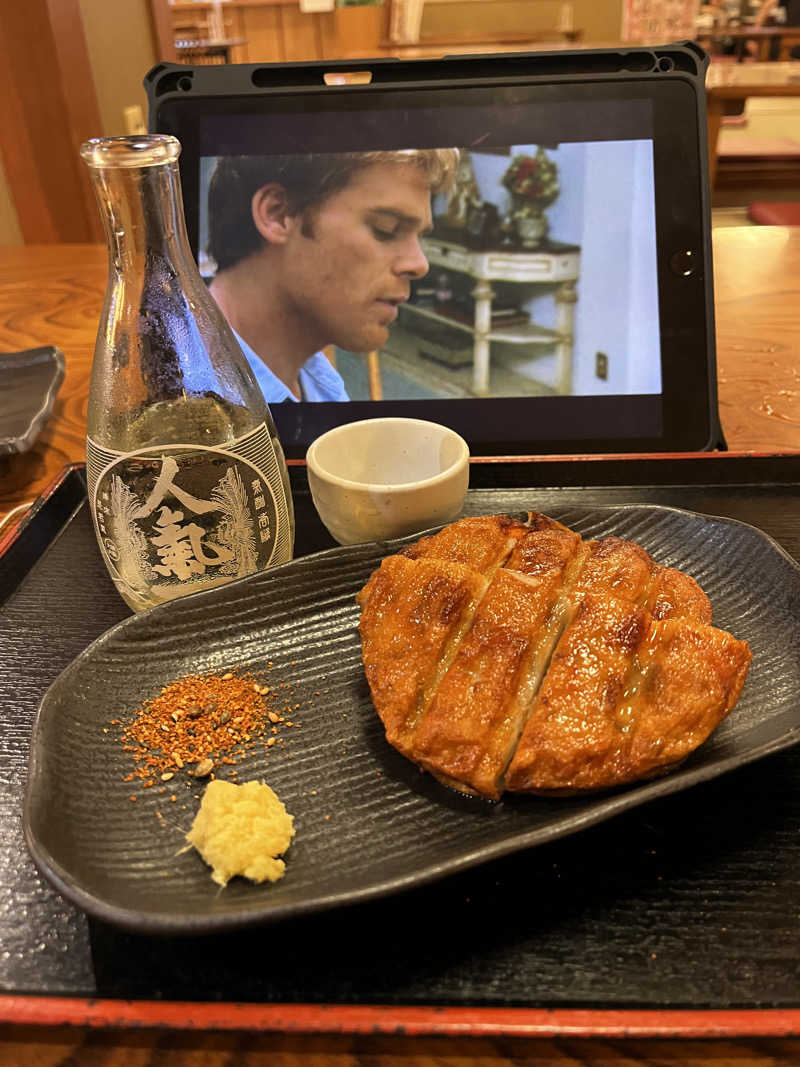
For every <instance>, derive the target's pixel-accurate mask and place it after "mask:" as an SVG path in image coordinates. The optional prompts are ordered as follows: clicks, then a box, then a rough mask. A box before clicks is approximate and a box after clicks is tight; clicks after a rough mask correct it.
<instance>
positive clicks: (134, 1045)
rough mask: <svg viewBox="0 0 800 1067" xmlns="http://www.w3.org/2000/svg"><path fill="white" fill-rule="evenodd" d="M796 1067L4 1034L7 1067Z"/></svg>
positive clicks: (740, 1054) (477, 1044)
mask: <svg viewBox="0 0 800 1067" xmlns="http://www.w3.org/2000/svg"><path fill="white" fill-rule="evenodd" d="M22 1063H24V1064H26V1067H67V1065H68V1064H70V1065H71V1064H76V1063H78V1064H80V1065H81V1067H157V1065H162V1064H166V1063H168V1064H169V1065H170V1067H266V1065H267V1064H270V1065H272V1064H280V1065H281V1067H648V1065H649V1067H797V1064H798V1063H800V1040H798V1039H784V1040H780V1039H772V1040H747V1041H710V1042H709V1041H671V1040H667V1041H665V1040H646V1041H644V1040H622V1039H619V1040H608V1039H603V1038H597V1039H592V1040H587V1039H575V1038H568V1037H566V1038H559V1039H557V1040H542V1039H533V1040H524V1039H519V1038H510V1039H508V1038H492V1039H487V1038H411V1037H380V1036H353V1037H344V1036H328V1035H316V1036H315V1035H309V1036H293V1035H282V1034H265V1035H256V1034H247V1033H219V1032H210V1033H204V1034H185V1033H175V1032H166V1033H165V1032H158V1031H149V1030H143V1031H133V1032H131V1031H118V1030H89V1029H83V1028H76V1029H73V1028H69V1027H55V1028H53V1029H48V1028H45V1027H12V1026H6V1027H2V1028H0V1064H2V1065H3V1067H6V1065H8V1067H11V1065H14V1067H17V1065H18V1064H22Z"/></svg>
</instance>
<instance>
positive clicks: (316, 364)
mask: <svg viewBox="0 0 800 1067" xmlns="http://www.w3.org/2000/svg"><path fill="white" fill-rule="evenodd" d="M233 335H234V337H235V338H236V340H237V341H238V342H239V345H240V346H241V349H242V352H243V353H244V355H245V356H246V358H247V362H248V363H249V364H250V368H251V370H252V371H253V374H254V375H255V376H256V381H257V382H258V384H259V385H260V386H261V392H262V393H263V394H264V399H265V400H266V402H267V403H268V404H280V403H282V402H283V401H284V400H294V401H296V400H297V397H296V396H295V395H294V393H293V392H292V391H291V389H290V388H289V387H288V385H284V383H283V382H282V381H281V380H280V378H279V377H278V376H277V375H276V374H273V372H272V371H271V370H270V369H269V367H268V366H267V365H266V363H265V362H264V360H263V359H261V357H260V356H259V355H258V354H257V353H256V352H255V351H254V350H253V349H252V348H251V347H250V345H249V344H248V343H247V341H245V340H244V338H242V337H240V336H239V334H238V333H237V332H236V330H234V331H233ZM298 377H299V379H300V391H301V392H302V394H303V400H349V399H350V397H349V396H348V395H347V393H346V391H345V388H344V382H343V381H342V376H341V375H340V374H339V373H338V372H337V371H336V370H335V369H334V368H333V367H332V366H331V363H330V360H329V359H328V358H327V357H326V356H325V353H324V352H315V353H314V355H313V356H309V358H308V359H307V360H306V361H305V363H304V364H303V366H302V367H301V368H300V374H299V375H298Z"/></svg>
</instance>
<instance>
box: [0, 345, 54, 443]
mask: <svg viewBox="0 0 800 1067" xmlns="http://www.w3.org/2000/svg"><path fill="white" fill-rule="evenodd" d="M63 380H64V356H63V354H62V353H61V352H60V351H59V349H57V348H54V347H53V346H52V345H50V346H48V347H45V348H28V349H26V350H25V351H24V352H0V456H2V455H7V454H9V453H13V452H26V451H27V450H28V449H29V448H30V447H31V445H32V444H33V442H34V441H35V440H36V438H37V437H38V436H39V432H40V431H41V429H42V426H44V424H45V422H46V421H47V419H48V417H49V415H50V412H51V411H52V410H53V405H54V404H55V400H56V394H57V393H58V389H59V386H60V385H61V383H62V381H63Z"/></svg>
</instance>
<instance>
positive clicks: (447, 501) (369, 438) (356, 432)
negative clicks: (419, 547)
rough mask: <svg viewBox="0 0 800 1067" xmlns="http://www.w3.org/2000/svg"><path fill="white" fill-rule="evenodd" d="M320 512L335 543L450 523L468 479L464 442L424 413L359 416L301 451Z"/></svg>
mask: <svg viewBox="0 0 800 1067" xmlns="http://www.w3.org/2000/svg"><path fill="white" fill-rule="evenodd" d="M306 463H307V465H308V467H307V469H308V482H309V485H310V486H311V496H312V497H313V500H314V505H315V507H316V509H317V511H318V513H319V517H320V518H321V519H322V521H323V523H324V524H325V526H326V527H327V529H328V530H329V532H330V534H331V536H332V537H333V538H334V540H336V541H338V542H339V544H340V545H355V544H359V543H361V542H363V541H381V540H385V539H386V538H391V537H402V536H404V535H405V534H410V533H415V532H417V531H419V530H425V529H427V528H429V527H431V526H437V525H439V524H441V523H446V522H450V521H451V520H452V519H454V518H456V516H457V515H458V514H459V513H460V511H461V509H462V507H463V506H464V498H465V497H466V495H467V486H468V484H469V448H468V446H467V442H466V441H465V440H464V439H463V438H462V437H459V435H458V434H457V433H455V432H454V431H453V430H451V429H449V428H448V427H447V426H440V425H439V424H438V423H436V422H426V421H424V420H422V419H396V418H384V419H363V420H362V421H360V422H348V423H345V424H344V425H343V426H337V427H336V428H335V429H333V430H329V431H328V432H327V433H324V434H322V436H321V437H318V438H317V439H316V441H314V442H313V443H312V444H311V445H310V447H309V449H308V451H307V452H306Z"/></svg>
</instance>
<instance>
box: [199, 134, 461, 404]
mask: <svg viewBox="0 0 800 1067" xmlns="http://www.w3.org/2000/svg"><path fill="white" fill-rule="evenodd" d="M457 158H458V153H457V150H455V149H429V150H414V151H399V152H352V153H341V154H338V153H337V154H335V155H333V154H316V155H302V156H297V155H296V156H272V157H265V156H260V157H253V156H237V157H226V158H222V159H220V160H219V161H218V163H217V165H216V168H215V170H214V173H213V174H212V177H211V182H210V185H209V193H208V227H209V239H208V252H209V255H210V256H211V257H212V258H213V259H214V260H215V261H216V264H217V273H216V276H215V277H214V279H213V281H212V282H211V284H210V290H211V293H212V295H213V296H214V298H215V300H216V301H217V303H218V304H219V306H220V308H221V309H222V311H223V313H224V314H225V316H226V318H227V319H228V321H229V323H230V324H231V326H232V327H233V329H234V331H235V332H236V333H237V335H238V337H239V340H240V343H241V344H242V350H243V352H244V353H245V355H246V356H247V358H248V360H249V362H250V365H251V366H252V368H253V371H254V373H255V375H256V378H257V379H258V382H259V385H260V386H261V389H262V391H263V393H264V396H265V399H266V400H267V402H268V403H276V402H280V401H282V400H347V399H348V396H347V393H346V391H345V388H344V384H343V382H342V379H341V377H340V376H339V374H338V373H337V372H336V370H335V369H334V368H333V367H332V366H331V364H330V363H329V362H328V360H327V359H326V358H325V356H324V355H323V353H322V352H321V351H320V349H322V348H324V347H325V346H326V345H338V346H339V347H340V348H343V349H346V350H347V351H350V352H371V351H374V350H375V349H378V348H380V346H381V345H383V344H384V343H385V342H386V339H387V337H388V335H389V326H390V325H391V323H392V322H394V320H395V319H396V318H397V309H398V306H399V305H400V304H401V303H403V302H404V301H405V300H407V299H408V296H409V291H410V285H411V281H412V279H415V278H421V277H422V276H423V275H425V274H426V273H427V271H428V262H427V260H426V258H425V256H424V255H423V252H422V248H421V246H420V237H421V235H422V234H424V233H425V231H426V230H428V229H430V227H431V194H432V193H435V192H438V191H439V190H440V189H443V188H445V187H446V185H447V184H448V182H449V181H450V179H451V176H452V174H453V172H454V170H455V165H456V162H457Z"/></svg>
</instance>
